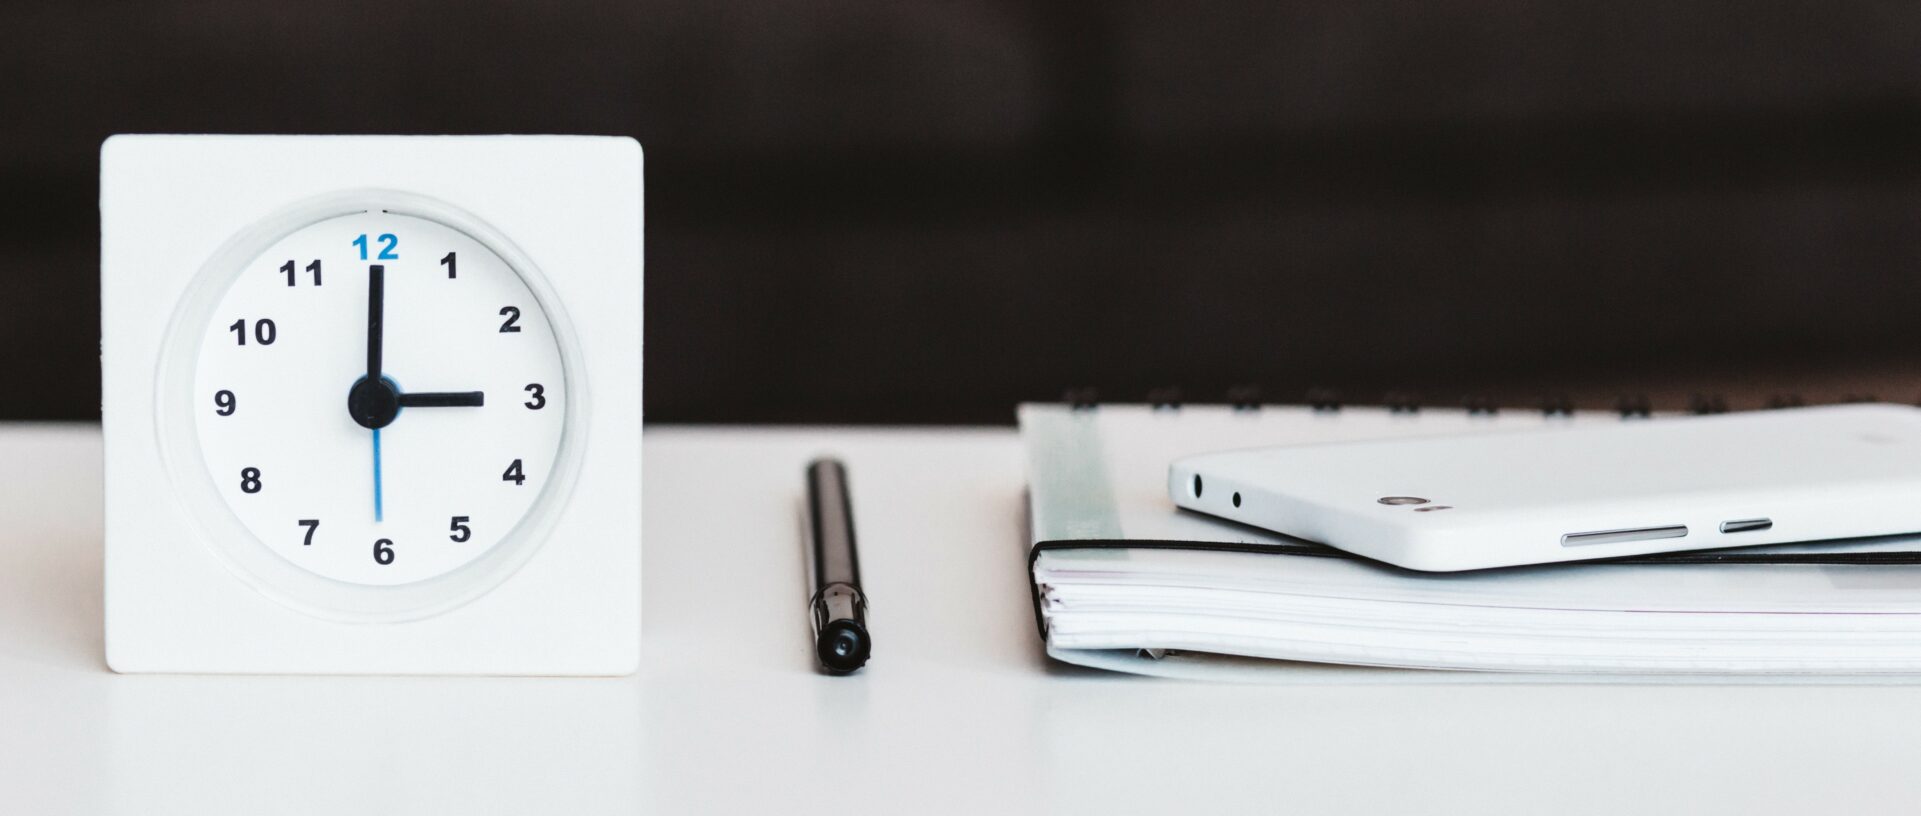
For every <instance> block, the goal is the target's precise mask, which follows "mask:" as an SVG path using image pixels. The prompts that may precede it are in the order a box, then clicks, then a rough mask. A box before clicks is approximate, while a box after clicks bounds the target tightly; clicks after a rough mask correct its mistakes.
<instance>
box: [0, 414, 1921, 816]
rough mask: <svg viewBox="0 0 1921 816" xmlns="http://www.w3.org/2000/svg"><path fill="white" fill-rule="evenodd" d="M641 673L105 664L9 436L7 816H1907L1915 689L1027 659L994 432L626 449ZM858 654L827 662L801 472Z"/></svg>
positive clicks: (58, 483) (35, 452) (44, 447)
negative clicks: (642, 461) (814, 629)
mask: <svg viewBox="0 0 1921 816" xmlns="http://www.w3.org/2000/svg"><path fill="white" fill-rule="evenodd" d="M646 444H647V454H646V455H647V461H646V471H647V476H646V478H647V495H646V506H645V542H646V544H645V549H644V560H645V572H646V577H645V579H644V583H645V586H644V589H643V606H644V610H645V613H644V614H645V624H644V628H645V633H644V639H643V645H642V648H643V655H644V656H643V661H642V663H643V668H642V669H641V672H640V673H639V674H638V675H636V676H634V677H629V678H619V679H580V680H561V679H515V678H425V677H423V678H392V677H364V678H358V677H349V678H322V677H221V676H122V675H116V674H114V673H112V672H110V671H109V670H108V669H107V668H106V666H105V664H104V663H103V662H102V659H101V590H100V586H101V581H100V553H101V543H100V473H99V466H100V464H99V463H100V441H99V434H98V431H97V430H96V429H95V428H93V427H90V426H61V425H43V426H34V425H13V426H0V467H4V469H5V470H4V473H5V475H4V476H3V477H0V484H4V485H5V488H4V492H0V812H5V813H21V814H28V813H31V814H42V813H141V814H151V813H183V814H184V813H191V814H211V813H227V812H232V813H248V814H255V813H304V812H313V813H429V812H432V813H461V814H471V813H603V812H605V813H633V812H640V811H643V810H644V811H647V812H663V813H683V812H717V813H805V812H819V813H830V812H832V813H866V812H872V813H915V812H996V813H1009V812H1034V813H1040V812H1046V813H1052V814H1058V813H1066V812H1113V813H1138V812H1154V813H1167V812H1183V813H1218V812H1236V811H1239V812H1266V813H1277V812H1284V813H1313V812H1326V811H1335V810H1340V811H1388V810H1392V811H1421V812H1429V813H1432V812H1475V813H1482V812H1514V813H1530V814H1535V813H1587V812H1593V813H1613V812H1623V811H1628V812H1633V811H1647V810H1660V811H1666V812H1675V811H1684V812H1695V813H1717V812H1718V813H1742V814H1750V813H1757V812H1807V811H1816V810H1819V811H1824V812H1856V813H1858V812H1871V811H1883V812H1907V811H1911V810H1913V808H1914V802H1915V801H1917V800H1921V774H1916V773H1915V772H1914V770H1913V762H1912V760H1913V758H1914V748H1913V746H1914V745H1915V744H1916V740H1915V736H1914V734H1915V732H1916V730H1917V728H1921V688H1916V687H1914V686H1903V687H1873V686H1870V687H1831V686H1830V687H1821V686H1812V687H1810V686H1760V687H1756V686H1746V687H1731V686H1713V685H1687V686H1599V685H1597V686H1583V685H1519V686H1516V685H1479V684H1467V685H1423V684H1420V683H1418V682H1415V681H1417V680H1418V677H1417V676H1413V673H1410V677H1409V681H1410V682H1408V683H1405V684H1403V683H1388V684H1379V683H1376V684H1370V685H1340V684H1327V685H1288V686H1252V685H1224V684H1204V683H1190V682H1177V681H1166V680H1150V679H1144V678H1136V677H1125V676H1119V675H1107V674H1102V673H1098V672H1093V671H1087V670H1077V669H1071V668H1067V667H1062V666H1059V665H1054V664H1050V662H1049V661H1048V660H1047V659H1046V658H1045V657H1044V656H1043V655H1042V653H1041V649H1040V641H1039V638H1038V636H1037V635H1036V633H1035V630H1034V622H1033V618H1032V611H1031V607H1030V606H1029V605H1028V597H1027V586H1026V578H1025V560H1024V553H1023V552H1022V527H1023V523H1022V519H1021V496H1020V493H1021V467H1020V459H1019V451H1018V447H1017V443H1016V441H1015V438H1014V435H1013V432H1012V431H1008V430H953V431H933V430H865V431H846V430H740V429H728V430H723V429H692V428H690V429H680V428H661V429H654V430H650V431H649V432H648V434H647V442H646ZM822 452H834V453H837V454H839V455H841V456H842V457H843V458H844V459H846V460H847V462H848V465H849V471H850V474H851V480H852V488H853V493H854V501H855V515H856V518H857V521H858V525H859V528H858V532H859V536H860V541H861V551H860V556H861V567H862V572H863V576H862V577H863V579H864V581H865V583H866V584H867V590H868V592H869V594H870V595H871V596H872V597H873V609H872V616H871V624H872V628H873V632H874V636H875V644H876V645H875V657H874V659H873V662H872V663H870V664H869V666H868V668H867V669H865V670H863V671H862V672H860V673H859V674H857V675H854V676H851V677H828V676H823V675H821V674H818V673H816V672H815V670H814V668H813V664H812V658H811V655H810V652H809V643H808V631H807V623H806V618H805V615H804V611H805V596H806V592H807V590H806V580H805V576H804V575H803V570H802V551H801V548H800V547H801V545H800V540H799V525H800V515H799V512H800V511H799V508H800V496H801V490H802V482H801V470H802V466H803V464H804V462H805V461H806V459H807V458H808V457H810V456H811V455H814V454H817V453H822Z"/></svg>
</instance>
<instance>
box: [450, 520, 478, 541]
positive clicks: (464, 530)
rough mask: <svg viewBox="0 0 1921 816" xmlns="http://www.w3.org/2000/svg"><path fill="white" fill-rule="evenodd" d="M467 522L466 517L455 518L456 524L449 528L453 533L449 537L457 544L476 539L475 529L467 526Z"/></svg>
mask: <svg viewBox="0 0 1921 816" xmlns="http://www.w3.org/2000/svg"><path fill="white" fill-rule="evenodd" d="M467 520H468V519H467V517H466V516H454V523H453V524H452V525H449V526H448V527H447V529H449V530H452V531H453V535H450V536H447V537H448V538H451V539H453V541H454V543H455V544H459V543H461V542H463V541H466V540H467V539H470V538H473V537H474V531H473V528H471V527H468V526H467Z"/></svg>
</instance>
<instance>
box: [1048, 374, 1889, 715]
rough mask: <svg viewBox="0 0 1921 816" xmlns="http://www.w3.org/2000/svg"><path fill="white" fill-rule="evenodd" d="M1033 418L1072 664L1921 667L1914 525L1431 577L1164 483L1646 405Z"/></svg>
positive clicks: (1320, 671)
mask: <svg viewBox="0 0 1921 816" xmlns="http://www.w3.org/2000/svg"><path fill="white" fill-rule="evenodd" d="M1019 418H1020V428H1021V438H1022V441H1023V445H1024V447H1025V451H1026V457H1027V477H1028V511H1029V525H1030V532H1031V538H1030V540H1029V542H1028V552H1029V566H1030V578H1031V581H1032V591H1033V602H1034V612H1035V618H1036V621H1037V623H1038V625H1039V627H1040V630H1041V633H1042V635H1043V637H1044V638H1045V639H1046V644H1047V652H1048V654H1049V655H1050V656H1052V657H1053V658H1055V659H1057V660H1061V661H1063V662H1067V663H1074V664H1079V665H1085V666H1092V667H1097V668H1103V669H1110V670H1116V671H1125V672H1134V673H1139V674H1153V675H1166V676H1189V677H1235V678H1239V679H1268V680H1283V681H1285V680H1303V679H1306V680H1328V679H1334V678H1336V677H1338V678H1341V679H1342V680H1343V681H1347V680H1354V679H1369V678H1374V679H1390V678H1391V679H1400V680H1404V679H1405V678H1406V676H1407V675H1408V674H1409V673H1407V672H1383V671H1382V667H1392V668H1420V669H1454V670H1461V671H1455V672H1427V673H1423V674H1422V677H1423V678H1424V679H1434V680H1444V679H1476V680H1481V681H1485V680H1487V679H1490V678H1501V677H1531V678H1535V679H1539V678H1543V677H1556V678H1572V679H1580V680H1591V679H1593V678H1595V677H1616V678H1636V679H1646V678H1688V677H1704V676H1705V677H1712V678H1714V679H1715V680H1716V681H1717V682H1718V681H1727V680H1741V679H1747V680H1766V679H1768V678H1798V679H1806V678H1809V677H1822V678H1827V679H1838V680H1842V681H1855V682H1859V681H1864V680H1865V681H1869V682H1887V681H1889V680H1895V681H1898V682H1906V681H1907V680H1908V679H1910V678H1913V679H1921V538H1918V537H1909V536H1902V537H1889V538H1881V539H1868V540H1856V541H1848V542H1830V543H1810V544H1796V545H1777V546H1772V547H1760V548H1749V549H1735V550H1715V551H1707V552H1696V553H1678V554H1672V555H1663V556H1653V557H1644V558H1638V559H1632V560H1621V561H1611V562H1599V563H1590V564H1577V565H1556V566H1547V567H1531V568H1522V569H1507V570H1492V571H1485V572H1478V573H1465V574H1463V573H1454V574H1439V575H1437V574H1431V573H1416V572H1411V571H1407V570H1402V569H1398V568H1395V567H1391V566H1388V565H1384V564H1380V563H1378V562H1373V561H1368V560H1365V559H1360V558H1356V557H1353V556H1349V555H1347V554H1345V553H1342V552H1339V551H1337V550H1333V549H1331V548H1328V547H1324V546H1322V545H1319V544H1315V543H1312V542H1307V541H1302V540H1300V539H1296V538H1291V537H1288V536H1284V535H1280V534H1276V533H1271V532H1268V531H1265V530H1260V529H1256V528H1252V527H1247V526H1243V525H1238V524H1234V523H1232V522H1227V521H1222V520H1219V519H1216V518H1213V517H1209V516H1204V515H1200V514H1196V513H1191V512H1187V511H1182V510H1179V509H1177V508H1176V507H1175V506H1174V505H1173V503H1172V502H1171V501H1170V500H1169V499H1168V497H1167V495H1166V472H1167V464H1168V462H1170V461H1172V460H1174V459H1176V458H1179V457H1181V456H1185V455H1189V454H1195V453H1203V452H1209V451H1218V450H1231V449H1237V448H1247V447H1258V446H1267V445H1288V444H1310V443H1317V442H1333V441H1344V440H1357V439H1375V438H1384V437H1393V436H1414V435H1431V434H1451V433H1476V432H1505V431H1545V432H1551V431H1552V429H1554V428H1563V427H1571V426H1576V425H1587V424H1591V423H1598V422H1623V421H1629V422H1660V421H1664V420H1663V419H1662V418H1661V417H1660V416H1659V415H1654V416H1649V415H1648V413H1647V412H1646V411H1645V409H1641V410H1628V411H1623V412H1620V413H1600V412H1593V413H1589V412H1572V411H1568V410H1565V408H1564V407H1563V408H1559V409H1556V408H1554V407H1552V406H1551V407H1550V410H1548V411H1543V412H1509V413H1497V412H1495V411H1492V410H1490V409H1489V408H1487V407H1484V406H1481V407H1476V408H1473V409H1460V410H1432V409H1430V410H1415V409H1413V408H1412V407H1411V406H1405V405H1396V406H1387V407H1346V408H1336V407H1333V406H1330V405H1325V404H1323V405H1320V406H1318V407H1317V406H1252V405H1241V406H1209V405H1189V406H1179V407H1176V406H1173V405H1159V406H1156V405H1098V406H1096V405H1067V404H1028V405H1023V406H1021V407H1020V411H1019ZM1337 667H1346V668H1337ZM1360 667H1374V668H1360ZM1490 673H1498V674H1490Z"/></svg>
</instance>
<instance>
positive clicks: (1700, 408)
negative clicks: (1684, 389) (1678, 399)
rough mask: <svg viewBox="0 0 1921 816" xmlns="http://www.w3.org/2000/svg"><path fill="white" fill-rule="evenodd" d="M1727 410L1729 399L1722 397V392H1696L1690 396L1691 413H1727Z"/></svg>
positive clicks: (1689, 409)
mask: <svg viewBox="0 0 1921 816" xmlns="http://www.w3.org/2000/svg"><path fill="white" fill-rule="evenodd" d="M1727 412H1728V401H1727V400H1725V399H1722V398H1721V395H1720V394H1695V395H1694V396H1691V397H1688V413H1690V414H1695V415H1697V416H1699V415H1705V414H1725V413H1727Z"/></svg>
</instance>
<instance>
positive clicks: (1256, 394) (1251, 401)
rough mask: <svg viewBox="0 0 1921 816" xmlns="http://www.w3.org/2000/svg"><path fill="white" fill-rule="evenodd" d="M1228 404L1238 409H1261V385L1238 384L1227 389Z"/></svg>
mask: <svg viewBox="0 0 1921 816" xmlns="http://www.w3.org/2000/svg"><path fill="white" fill-rule="evenodd" d="M1227 404H1228V405H1231V406H1233V407H1234V410H1236V411H1259V410H1261V387H1260V386H1258V385H1236V386H1234V387H1232V388H1229V389H1227Z"/></svg>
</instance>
